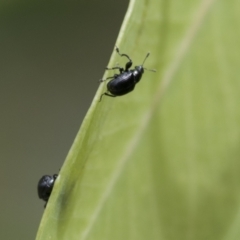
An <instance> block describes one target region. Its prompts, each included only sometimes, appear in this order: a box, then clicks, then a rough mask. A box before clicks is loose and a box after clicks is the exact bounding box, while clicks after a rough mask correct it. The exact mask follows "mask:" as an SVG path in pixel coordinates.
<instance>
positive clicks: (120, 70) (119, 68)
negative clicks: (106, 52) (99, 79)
mask: <svg viewBox="0 0 240 240" xmlns="http://www.w3.org/2000/svg"><path fill="white" fill-rule="evenodd" d="M105 69H106V70H114V69H118V70H119V72H120V73H122V72H123V71H124V68H122V67H113V68H108V67H106V68H105Z"/></svg>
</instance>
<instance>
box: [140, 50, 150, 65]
mask: <svg viewBox="0 0 240 240" xmlns="http://www.w3.org/2000/svg"><path fill="white" fill-rule="evenodd" d="M149 55H150V52H148V53H147V55H146V57H145V58H144V60H143V63H142V66H143V64H144V63H145V61H146V59H147V58H148V56H149Z"/></svg>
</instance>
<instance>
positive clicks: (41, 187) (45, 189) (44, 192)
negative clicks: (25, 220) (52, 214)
mask: <svg viewBox="0 0 240 240" xmlns="http://www.w3.org/2000/svg"><path fill="white" fill-rule="evenodd" d="M57 176H58V175H57V174H53V176H49V175H44V176H42V177H41V178H40V180H39V182H38V197H39V198H40V199H42V200H43V201H45V202H46V203H45V205H44V207H46V205H47V202H48V199H49V197H50V195H51V193H52V189H53V186H54V183H55V180H56V178H57Z"/></svg>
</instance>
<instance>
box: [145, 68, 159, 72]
mask: <svg viewBox="0 0 240 240" xmlns="http://www.w3.org/2000/svg"><path fill="white" fill-rule="evenodd" d="M143 69H144V70H148V71H150V72H156V70H155V69H147V68H143Z"/></svg>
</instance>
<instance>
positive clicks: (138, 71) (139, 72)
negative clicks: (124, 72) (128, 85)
mask: <svg viewBox="0 0 240 240" xmlns="http://www.w3.org/2000/svg"><path fill="white" fill-rule="evenodd" d="M143 73H144V69H143V66H142V65H140V66H136V67H135V70H134V71H133V75H134V76H135V81H136V82H139V81H140V79H141V77H142V74H143Z"/></svg>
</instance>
